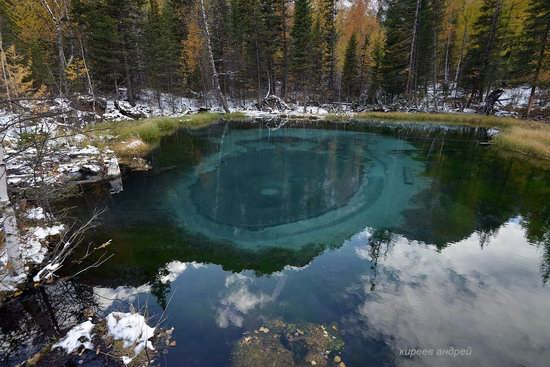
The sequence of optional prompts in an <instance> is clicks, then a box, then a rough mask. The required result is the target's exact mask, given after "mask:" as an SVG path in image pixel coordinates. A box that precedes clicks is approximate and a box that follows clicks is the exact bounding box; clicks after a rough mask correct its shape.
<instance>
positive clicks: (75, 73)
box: [65, 59, 86, 82]
mask: <svg viewBox="0 0 550 367" xmlns="http://www.w3.org/2000/svg"><path fill="white" fill-rule="evenodd" d="M65 75H66V77H67V80H68V81H70V82H74V81H76V80H78V79H80V78H82V77H84V76H85V75H86V64H85V63H84V60H81V59H76V60H73V62H72V63H71V64H69V65H68V66H67V68H66V69H65Z"/></svg>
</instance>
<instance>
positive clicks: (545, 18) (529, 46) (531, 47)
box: [516, 0, 550, 117]
mask: <svg viewBox="0 0 550 367" xmlns="http://www.w3.org/2000/svg"><path fill="white" fill-rule="evenodd" d="M549 60H550V0H531V1H530V3H529V7H528V9H527V23H526V24H525V27H524V31H523V35H522V42H521V46H520V52H519V54H518V56H517V61H516V65H517V66H516V75H517V76H518V77H519V79H520V80H522V81H524V82H527V83H529V85H530V86H531V93H530V94H529V102H528V104H527V111H526V116H527V117H529V115H530V114H531V109H532V108H533V101H534V98H535V93H536V90H537V88H538V87H539V86H540V85H541V81H543V80H541V76H543V75H544V74H545V72H546V73H548V71H549V70H550V61H549ZM545 82H546V83H548V82H550V80H545Z"/></svg>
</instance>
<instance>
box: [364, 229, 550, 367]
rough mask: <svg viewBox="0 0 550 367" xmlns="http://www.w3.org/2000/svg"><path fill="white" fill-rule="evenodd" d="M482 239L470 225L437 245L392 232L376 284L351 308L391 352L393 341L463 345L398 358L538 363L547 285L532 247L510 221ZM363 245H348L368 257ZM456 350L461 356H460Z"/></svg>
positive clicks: (544, 345)
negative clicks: (450, 352) (466, 232)
mask: <svg viewBox="0 0 550 367" xmlns="http://www.w3.org/2000/svg"><path fill="white" fill-rule="evenodd" d="M484 241H486V238H484V236H483V234H478V233H475V234H473V235H471V236H470V237H469V238H467V239H465V240H463V241H460V242H458V243H455V244H453V245H452V246H449V247H447V248H445V249H443V250H442V251H441V252H437V251H436V250H435V249H434V248H433V247H431V246H427V245H423V244H419V243H417V242H409V241H407V240H406V239H404V238H402V237H399V238H397V239H396V240H395V243H394V246H393V247H391V248H390V249H389V252H388V254H387V257H386V258H385V259H384V260H383V261H381V262H380V264H379V265H378V266H379V269H378V276H377V285H376V291H374V292H372V291H371V289H372V287H371V276H370V274H369V275H365V276H363V278H362V279H363V280H364V283H363V285H362V287H363V290H364V293H365V295H366V297H365V300H364V302H363V303H362V304H361V305H360V306H359V307H358V314H359V315H358V316H359V318H360V319H361V321H366V324H367V325H368V327H369V328H372V329H374V330H373V331H375V332H376V333H379V334H381V335H382V336H383V337H384V339H385V340H386V342H387V343H388V344H390V345H391V346H392V347H393V348H394V349H395V351H396V353H397V354H398V353H399V350H400V349H401V348H434V349H437V348H448V347H455V348H467V347H472V349H473V353H472V356H470V357H462V358H452V357H436V356H417V357H415V358H414V359H403V358H402V359H399V360H398V362H400V363H401V364H403V365H409V364H410V365H433V366H446V365H449V366H454V365H456V366H463V365H465V363H466V362H467V363H466V364H467V365H484V366H485V365H501V366H503V365H515V366H516V365H529V366H536V365H541V361H549V360H550V349H549V348H548V345H550V335H548V333H546V332H545V331H546V330H545V329H544V328H541V327H540V325H541V323H546V322H547V320H548V319H549V318H550V307H548V306H549V305H548V303H547V299H548V289H546V288H543V286H542V285H541V282H540V277H539V273H538V268H539V267H538V265H539V264H538V261H539V260H538V259H539V258H540V255H539V254H538V253H537V251H538V250H537V248H536V247H534V246H531V245H529V243H528V242H527V240H526V239H525V237H524V230H523V228H522V227H521V225H520V224H519V223H518V222H517V221H510V222H509V223H507V224H506V225H504V226H502V227H501V228H500V229H499V231H498V232H497V233H495V234H494V237H492V238H490V239H489V241H488V242H485V247H483V248H481V247H480V243H483V242H484ZM369 251H370V250H369V248H368V245H365V246H360V247H358V248H357V249H356V254H357V255H358V256H359V257H360V258H362V259H368V260H369V261H372V258H371V257H370V256H369ZM464 358H468V359H467V360H466V359H464Z"/></svg>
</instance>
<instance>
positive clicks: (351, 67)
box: [342, 33, 358, 101]
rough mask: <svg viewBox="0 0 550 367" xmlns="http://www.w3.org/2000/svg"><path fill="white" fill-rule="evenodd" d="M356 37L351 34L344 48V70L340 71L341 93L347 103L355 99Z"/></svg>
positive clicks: (356, 77)
mask: <svg viewBox="0 0 550 367" xmlns="http://www.w3.org/2000/svg"><path fill="white" fill-rule="evenodd" d="M357 67H358V59H357V36H356V35H355V33H352V35H351V37H350V39H349V41H348V44H347V46H346V56H345V58H344V68H343V70H342V92H343V93H344V96H345V97H346V100H347V101H350V100H353V99H354V98H355V97H357V82H358V70H357Z"/></svg>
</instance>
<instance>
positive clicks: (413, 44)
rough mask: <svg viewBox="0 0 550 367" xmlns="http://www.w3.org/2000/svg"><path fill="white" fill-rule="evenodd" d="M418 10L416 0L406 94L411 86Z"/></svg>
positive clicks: (418, 3)
mask: <svg viewBox="0 0 550 367" xmlns="http://www.w3.org/2000/svg"><path fill="white" fill-rule="evenodd" d="M419 12H420V0H416V10H415V12H414V24H413V34H412V40H411V48H410V56H409V70H408V72H407V86H406V88H405V93H407V94H409V93H410V88H411V77H412V69H413V64H414V54H415V47H416V33H417V30H418V14H419ZM415 89H416V88H415Z"/></svg>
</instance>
